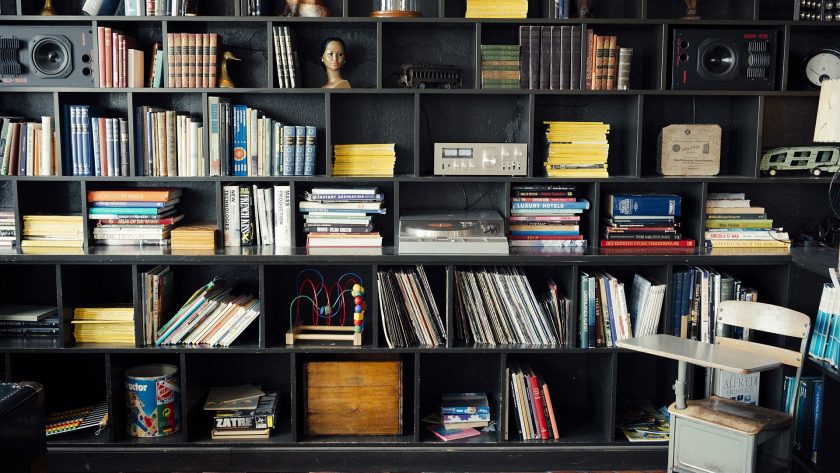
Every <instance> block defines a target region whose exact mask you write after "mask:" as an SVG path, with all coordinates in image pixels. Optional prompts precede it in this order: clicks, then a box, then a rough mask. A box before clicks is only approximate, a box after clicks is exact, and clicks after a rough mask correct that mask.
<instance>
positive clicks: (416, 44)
mask: <svg viewBox="0 0 840 473" xmlns="http://www.w3.org/2000/svg"><path fill="white" fill-rule="evenodd" d="M475 47H476V46H475V29H474V27H473V25H470V24H459V25H451V27H450V28H448V29H447V30H446V32H445V34H444V33H443V32H442V30H441V29H440V27H439V26H435V25H427V24H422V23H420V24H410V23H409V24H406V23H383V25H382V87H386V88H395V87H399V85H398V83H397V79H399V76H400V70H401V65H402V64H445V65H453V66H457V67H458V68H459V69H460V70H461V78H462V83H463V85H462V87H463V88H465V89H472V88H475V84H476V71H475V57H476V50H475Z"/></svg>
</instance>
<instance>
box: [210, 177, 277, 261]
mask: <svg viewBox="0 0 840 473" xmlns="http://www.w3.org/2000/svg"><path fill="white" fill-rule="evenodd" d="M222 199H223V201H222V202H223V205H222V206H223V212H224V214H223V225H222V235H223V239H224V245H225V246H250V245H278V246H291V242H292V220H291V219H292V218H293V215H292V195H291V188H290V187H289V186H281V185H277V186H273V187H260V186H257V185H254V186H247V185H242V186H239V185H226V186H224V187H223V188H222Z"/></svg>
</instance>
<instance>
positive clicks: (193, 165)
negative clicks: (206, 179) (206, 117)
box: [187, 120, 200, 177]
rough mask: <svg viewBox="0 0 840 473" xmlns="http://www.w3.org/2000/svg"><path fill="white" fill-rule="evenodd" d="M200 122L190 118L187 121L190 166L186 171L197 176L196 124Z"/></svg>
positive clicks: (197, 145) (197, 142)
mask: <svg viewBox="0 0 840 473" xmlns="http://www.w3.org/2000/svg"><path fill="white" fill-rule="evenodd" d="M199 125H200V123H199V122H198V121H194V120H190V122H189V127H190V128H189V129H190V135H189V137H190V141H189V150H190V161H189V162H190V168H189V172H188V174H187V175H188V176H192V177H195V176H198V147H199V141H198V126H199Z"/></svg>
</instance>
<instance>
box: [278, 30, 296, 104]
mask: <svg viewBox="0 0 840 473" xmlns="http://www.w3.org/2000/svg"><path fill="white" fill-rule="evenodd" d="M272 33H273V35H274V62H275V64H276V65H277V87H279V88H281V89H294V88H295V87H299V86H300V73H299V72H298V56H297V49H296V48H295V45H294V43H295V42H294V41H293V40H292V35H291V31H290V30H289V27H288V26H275V27H274V28H272Z"/></svg>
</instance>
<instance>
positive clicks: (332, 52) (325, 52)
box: [321, 38, 346, 71]
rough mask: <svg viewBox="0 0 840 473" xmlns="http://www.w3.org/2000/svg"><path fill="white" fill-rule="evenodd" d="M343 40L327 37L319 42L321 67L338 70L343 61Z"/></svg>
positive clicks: (342, 65)
mask: <svg viewBox="0 0 840 473" xmlns="http://www.w3.org/2000/svg"><path fill="white" fill-rule="evenodd" d="M345 60H346V58H345V47H344V41H342V40H341V39H339V38H327V39H325V40H324V42H323V43H322V44H321V67H323V68H324V69H327V70H330V71H338V70H340V69H341V68H342V67H344V62H345Z"/></svg>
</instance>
